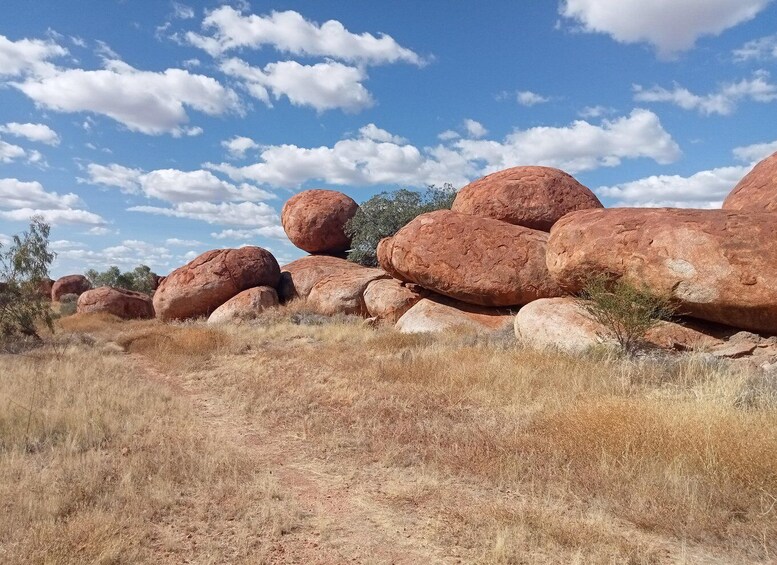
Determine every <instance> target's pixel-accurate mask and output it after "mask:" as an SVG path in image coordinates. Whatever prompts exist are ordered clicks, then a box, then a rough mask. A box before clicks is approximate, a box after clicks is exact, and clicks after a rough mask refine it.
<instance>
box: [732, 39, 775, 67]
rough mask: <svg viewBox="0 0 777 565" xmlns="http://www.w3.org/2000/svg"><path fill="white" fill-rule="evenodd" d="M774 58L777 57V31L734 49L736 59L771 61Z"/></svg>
mask: <svg viewBox="0 0 777 565" xmlns="http://www.w3.org/2000/svg"><path fill="white" fill-rule="evenodd" d="M774 59H777V33H776V34H774V35H767V36H766V37H761V38H759V39H753V40H752V41H748V42H747V43H745V44H744V45H743V46H742V47H740V48H739V49H735V50H734V60H735V61H749V60H760V61H769V60H774Z"/></svg>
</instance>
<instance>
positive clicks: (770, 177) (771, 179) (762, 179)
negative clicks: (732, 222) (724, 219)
mask: <svg viewBox="0 0 777 565" xmlns="http://www.w3.org/2000/svg"><path fill="white" fill-rule="evenodd" d="M723 209H724V210H751V211H753V212H777V153H773V154H772V155H771V156H769V157H767V158H766V159H764V160H763V161H761V162H760V163H758V164H757V165H756V166H755V167H753V170H752V171H750V172H749V173H747V174H746V175H745V176H744V178H743V179H742V180H741V181H739V183H738V184H737V185H736V186H735V187H734V189H733V190H732V191H731V193H730V194H729V195H728V196H727V197H726V200H725V201H724V202H723Z"/></svg>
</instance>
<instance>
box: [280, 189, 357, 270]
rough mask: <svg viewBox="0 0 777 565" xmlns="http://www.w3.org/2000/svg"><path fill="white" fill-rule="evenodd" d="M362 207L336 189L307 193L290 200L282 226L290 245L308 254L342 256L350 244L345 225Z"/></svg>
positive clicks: (282, 215)
mask: <svg viewBox="0 0 777 565" xmlns="http://www.w3.org/2000/svg"><path fill="white" fill-rule="evenodd" d="M358 209H359V205H358V204H357V203H356V202H355V201H354V200H353V199H352V198H350V197H349V196H346V195H345V194H343V193H342V192H337V191H335V190H305V191H303V192H300V193H299V194H296V195H294V196H292V197H291V198H289V199H288V200H287V201H286V204H284V205H283V210H282V211H281V223H282V224H283V229H284V230H285V231H286V235H287V236H288V237H289V239H290V240H291V242H292V243H293V244H294V245H296V246H297V247H299V248H300V249H303V250H304V251H307V252H308V253H320V254H325V255H342V254H343V253H344V252H345V251H347V250H348V248H349V247H350V245H351V238H350V237H348V236H347V235H346V234H345V231H344V229H345V224H346V222H347V221H348V220H350V219H351V218H352V217H353V215H354V214H356V211H357V210H358Z"/></svg>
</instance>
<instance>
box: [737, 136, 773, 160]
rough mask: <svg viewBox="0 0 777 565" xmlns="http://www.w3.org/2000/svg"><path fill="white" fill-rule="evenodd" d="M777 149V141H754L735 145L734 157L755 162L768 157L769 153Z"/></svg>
mask: <svg viewBox="0 0 777 565" xmlns="http://www.w3.org/2000/svg"><path fill="white" fill-rule="evenodd" d="M775 151H777V141H772V142H769V143H754V144H752V145H745V146H743V147H735V148H734V150H733V153H734V157H736V158H737V159H739V160H740V161H744V162H745V163H755V162H758V161H761V160H762V159H766V158H767V157H768V156H769V155H771V154H772V153H774V152H775Z"/></svg>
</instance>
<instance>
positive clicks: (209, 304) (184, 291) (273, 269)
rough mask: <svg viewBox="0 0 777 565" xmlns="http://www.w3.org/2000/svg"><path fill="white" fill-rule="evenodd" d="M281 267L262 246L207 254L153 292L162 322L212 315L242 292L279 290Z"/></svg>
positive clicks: (187, 265) (156, 309) (179, 271)
mask: <svg viewBox="0 0 777 565" xmlns="http://www.w3.org/2000/svg"><path fill="white" fill-rule="evenodd" d="M280 276H281V272H280V267H279V266H278V262H277V261H276V260H275V257H273V255H272V254H271V253H270V252H269V251H267V250H266V249H262V248H261V247H252V246H248V247H241V248H240V249H214V250H212V251H206V252H205V253H203V254H202V255H200V256H199V257H197V258H195V259H194V260H193V261H191V262H190V263H187V264H186V265H184V266H183V267H179V268H177V269H176V270H174V271H173V272H172V273H170V274H169V275H168V276H167V277H166V278H165V279H164V281H162V283H161V284H160V285H159V288H158V289H157V290H156V292H155V293H154V310H155V311H156V315H157V318H159V319H160V320H163V321H169V320H184V319H187V318H196V317H199V316H209V315H210V314H211V313H212V312H213V311H214V310H215V309H216V308H218V307H219V306H221V305H222V304H224V303H225V302H226V301H227V300H229V299H230V298H232V297H233V296H235V295H236V294H238V293H239V292H241V291H243V290H246V289H249V288H253V287H256V286H270V287H273V288H276V287H277V286H278V283H279V281H280Z"/></svg>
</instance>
